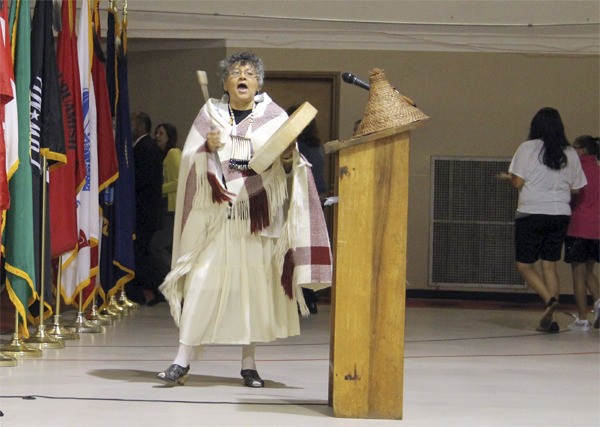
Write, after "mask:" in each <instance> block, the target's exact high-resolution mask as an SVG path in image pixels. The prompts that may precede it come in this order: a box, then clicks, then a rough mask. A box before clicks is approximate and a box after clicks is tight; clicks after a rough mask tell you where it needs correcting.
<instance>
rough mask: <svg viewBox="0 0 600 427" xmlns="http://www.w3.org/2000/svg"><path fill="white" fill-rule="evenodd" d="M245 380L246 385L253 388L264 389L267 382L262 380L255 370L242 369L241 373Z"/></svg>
mask: <svg viewBox="0 0 600 427" xmlns="http://www.w3.org/2000/svg"><path fill="white" fill-rule="evenodd" d="M240 374H241V375H242V378H243V379H244V385H245V386H246V387H252V388H262V387H264V386H265V382H264V381H263V380H262V378H261V377H260V375H258V372H256V370H255V369H242V372H240Z"/></svg>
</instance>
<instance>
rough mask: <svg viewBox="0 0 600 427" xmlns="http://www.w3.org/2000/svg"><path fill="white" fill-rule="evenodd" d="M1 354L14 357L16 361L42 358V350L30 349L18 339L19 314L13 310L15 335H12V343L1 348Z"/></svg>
mask: <svg viewBox="0 0 600 427" xmlns="http://www.w3.org/2000/svg"><path fill="white" fill-rule="evenodd" d="M2 352H3V353H5V354H7V355H10V356H12V357H16V358H18V359H33V358H36V357H42V350H41V349H39V348H34V347H30V346H28V345H27V344H25V343H24V342H23V340H22V339H21V338H19V312H18V311H17V309H16V308H15V333H14V334H13V337H12V341H11V342H10V344H7V345H5V346H3V347H2Z"/></svg>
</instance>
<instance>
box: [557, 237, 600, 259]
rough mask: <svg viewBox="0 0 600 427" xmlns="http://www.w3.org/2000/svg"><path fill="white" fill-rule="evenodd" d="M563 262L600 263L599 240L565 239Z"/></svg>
mask: <svg viewBox="0 0 600 427" xmlns="http://www.w3.org/2000/svg"><path fill="white" fill-rule="evenodd" d="M564 260H565V262H587V261H591V260H594V261H596V262H600V240H594V239H584V238H583V237H573V236H567V237H565V258H564Z"/></svg>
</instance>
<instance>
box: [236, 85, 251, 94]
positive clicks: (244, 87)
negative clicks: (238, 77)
mask: <svg viewBox="0 0 600 427" xmlns="http://www.w3.org/2000/svg"><path fill="white" fill-rule="evenodd" d="M237 90H238V92H240V93H246V92H248V85H247V84H246V83H239V84H238V85H237Z"/></svg>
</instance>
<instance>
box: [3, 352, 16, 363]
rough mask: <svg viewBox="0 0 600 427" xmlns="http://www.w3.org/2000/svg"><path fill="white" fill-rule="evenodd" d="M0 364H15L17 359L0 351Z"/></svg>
mask: <svg viewBox="0 0 600 427" xmlns="http://www.w3.org/2000/svg"><path fill="white" fill-rule="evenodd" d="M0 366H17V359H15V358H14V357H11V356H8V355H5V354H4V353H2V352H0Z"/></svg>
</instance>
